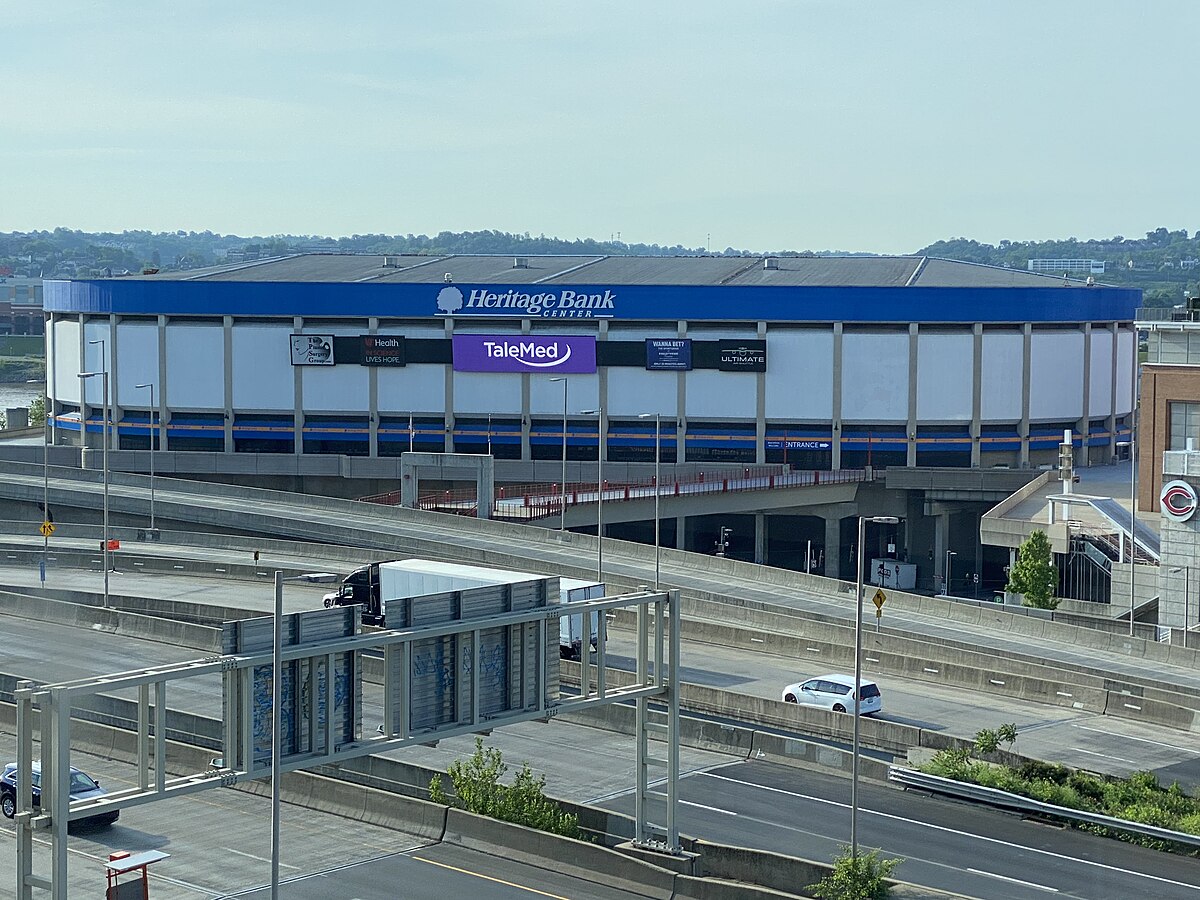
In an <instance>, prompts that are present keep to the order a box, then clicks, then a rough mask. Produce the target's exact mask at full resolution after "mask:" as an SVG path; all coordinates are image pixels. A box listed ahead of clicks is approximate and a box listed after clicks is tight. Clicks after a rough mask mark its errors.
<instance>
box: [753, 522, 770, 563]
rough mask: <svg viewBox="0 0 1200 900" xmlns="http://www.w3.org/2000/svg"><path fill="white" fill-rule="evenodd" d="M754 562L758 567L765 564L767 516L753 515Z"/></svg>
mask: <svg viewBox="0 0 1200 900" xmlns="http://www.w3.org/2000/svg"><path fill="white" fill-rule="evenodd" d="M754 561H755V562H756V563H758V564H759V565H760V566H761V565H765V564H766V562H767V515H766V513H755V514H754Z"/></svg>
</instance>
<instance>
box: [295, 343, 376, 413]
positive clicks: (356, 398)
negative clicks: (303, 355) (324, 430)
mask: <svg viewBox="0 0 1200 900" xmlns="http://www.w3.org/2000/svg"><path fill="white" fill-rule="evenodd" d="M302 333H306V334H332V335H340V336H342V337H357V336H358V335H360V334H366V329H364V328H356V327H353V326H344V327H326V326H323V325H321V326H317V325H312V326H306V327H305V328H304V329H303V332H302ZM335 358H336V355H335ZM300 369H301V374H300V379H301V382H300V383H301V389H302V391H303V394H302V396H303V399H304V409H305V411H307V412H311V413H317V414H322V413H339V412H360V413H365V412H367V410H369V409H370V408H371V381H370V369H368V368H367V367H366V366H357V365H336V366H301V367H300Z"/></svg>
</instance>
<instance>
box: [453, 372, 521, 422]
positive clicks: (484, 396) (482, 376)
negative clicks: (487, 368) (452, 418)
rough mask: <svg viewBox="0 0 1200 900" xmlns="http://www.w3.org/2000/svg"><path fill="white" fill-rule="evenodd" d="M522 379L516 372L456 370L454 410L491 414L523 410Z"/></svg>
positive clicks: (473, 413) (460, 412)
mask: <svg viewBox="0 0 1200 900" xmlns="http://www.w3.org/2000/svg"><path fill="white" fill-rule="evenodd" d="M521 378H522V376H521V375H520V373H515V372H510V373H493V372H455V373H454V411H455V412H456V413H458V414H460V415H464V414H466V415H480V414H483V415H487V414H488V413H496V412H499V411H500V410H505V411H508V410H520V409H521ZM509 414H510V415H511V413H509ZM518 414H519V413H518Z"/></svg>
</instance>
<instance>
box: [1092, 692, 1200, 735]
mask: <svg viewBox="0 0 1200 900" xmlns="http://www.w3.org/2000/svg"><path fill="white" fill-rule="evenodd" d="M1105 713H1106V714H1108V715H1110V716H1115V717H1117V718H1121V719H1132V720H1134V721H1136V722H1144V723H1146V724H1149V725H1160V726H1162V727H1164V728H1176V729H1179V730H1180V731H1191V732H1197V733H1200V713H1197V712H1196V711H1195V710H1191V709H1183V708H1181V707H1179V706H1174V705H1173V704H1170V703H1161V702H1159V701H1157V700H1150V699H1147V698H1145V697H1133V696H1130V695H1129V694H1119V693H1115V692H1113V691H1109V692H1108V702H1107V704H1106V706H1105Z"/></svg>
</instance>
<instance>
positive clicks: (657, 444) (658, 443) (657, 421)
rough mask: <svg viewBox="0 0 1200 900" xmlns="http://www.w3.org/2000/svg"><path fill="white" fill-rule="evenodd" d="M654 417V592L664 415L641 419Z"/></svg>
mask: <svg viewBox="0 0 1200 900" xmlns="http://www.w3.org/2000/svg"><path fill="white" fill-rule="evenodd" d="M651 416H654V590H655V591H657V590H658V548H659V530H658V529H659V518H658V498H659V497H661V496H662V482H661V481H659V478H658V461H659V459H660V458H661V456H662V454H661V452H660V451H661V449H662V415H661V414H660V413H642V414H641V415H640V416H638V418H639V419H648V418H650V417H651Z"/></svg>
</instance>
